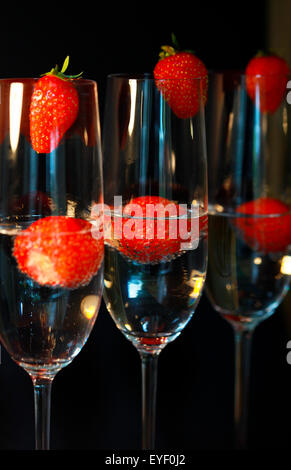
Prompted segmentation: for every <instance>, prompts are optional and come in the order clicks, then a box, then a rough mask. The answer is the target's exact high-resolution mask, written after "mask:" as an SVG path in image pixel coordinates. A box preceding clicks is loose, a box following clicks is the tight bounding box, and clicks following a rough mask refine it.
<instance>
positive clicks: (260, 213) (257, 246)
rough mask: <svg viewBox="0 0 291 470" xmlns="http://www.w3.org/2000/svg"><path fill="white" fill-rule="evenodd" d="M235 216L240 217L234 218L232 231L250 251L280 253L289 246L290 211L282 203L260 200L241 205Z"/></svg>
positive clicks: (290, 243)
mask: <svg viewBox="0 0 291 470" xmlns="http://www.w3.org/2000/svg"><path fill="white" fill-rule="evenodd" d="M236 212H237V214H242V215H243V217H239V218H236V220H235V224H236V227H237V228H238V229H239V231H240V234H241V236H242V237H243V239H244V241H245V242H246V244H247V245H248V246H249V247H250V248H252V249H253V250H256V251H261V252H264V253H272V252H281V251H285V250H286V249H287V248H288V245H291V212H290V207H289V206H287V205H286V204H284V203H283V202H282V201H280V200H278V199H274V198H270V197H261V198H258V199H255V200H253V201H248V202H245V203H243V204H241V205H240V206H238V207H237V208H236ZM244 216H245V217H244ZM264 216H266V217H264Z"/></svg>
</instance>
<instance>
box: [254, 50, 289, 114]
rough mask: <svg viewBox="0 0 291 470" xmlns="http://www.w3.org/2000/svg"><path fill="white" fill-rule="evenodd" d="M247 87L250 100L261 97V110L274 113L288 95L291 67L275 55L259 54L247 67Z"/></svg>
mask: <svg viewBox="0 0 291 470" xmlns="http://www.w3.org/2000/svg"><path fill="white" fill-rule="evenodd" d="M245 73H246V87H247V92H248V95H249V96H250V98H251V99H252V100H253V101H254V102H256V99H257V97H259V103H260V110H261V111H262V112H264V113H268V112H269V113H271V114H272V113H274V112H275V111H276V110H277V109H278V108H279V106H280V104H281V102H282V100H283V98H284V95H285V93H286V85H287V81H288V74H290V67H289V65H288V64H287V62H286V60H285V59H283V58H282V57H279V56H278V55H276V54H274V53H264V52H261V51H260V52H258V53H257V54H256V55H255V57H253V58H252V59H251V60H250V61H249V63H248V65H247V67H246V71H245Z"/></svg>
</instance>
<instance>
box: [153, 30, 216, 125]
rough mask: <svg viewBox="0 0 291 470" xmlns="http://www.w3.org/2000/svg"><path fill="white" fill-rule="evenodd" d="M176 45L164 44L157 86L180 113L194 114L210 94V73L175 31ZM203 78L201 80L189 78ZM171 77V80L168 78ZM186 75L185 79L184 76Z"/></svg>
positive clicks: (156, 76) (176, 111)
mask: <svg viewBox="0 0 291 470" xmlns="http://www.w3.org/2000/svg"><path fill="white" fill-rule="evenodd" d="M172 40H173V45H174V46H175V47H171V46H162V52H161V53H160V60H159V62H158V63H157V64H156V66H155V68H154V77H155V79H156V86H157V88H158V89H159V90H160V91H161V92H162V93H163V96H164V98H165V100H166V101H167V102H168V104H169V106H170V107H171V109H172V110H173V112H174V113H175V114H176V116H177V117H179V118H182V119H185V118H189V117H192V116H194V115H195V114H196V113H197V112H198V110H199V108H200V103H201V99H202V102H203V104H205V102H206V98H207V86H208V73H207V69H206V67H205V65H204V63H203V62H202V61H201V60H200V59H199V58H198V57H197V56H196V55H194V54H193V53H192V52H189V51H180V50H179V46H178V45H177V41H176V38H175V36H174V35H172ZM197 78H201V83H200V81H199V80H189V79H197ZM166 79H171V80H166ZM181 79H185V80H181Z"/></svg>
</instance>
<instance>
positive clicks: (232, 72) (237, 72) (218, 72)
mask: <svg viewBox="0 0 291 470" xmlns="http://www.w3.org/2000/svg"><path fill="white" fill-rule="evenodd" d="M207 72H208V77H209V76H212V77H213V76H217V77H218V76H226V75H229V76H239V77H242V78H246V77H254V78H262V79H268V78H271V77H288V78H290V79H291V71H290V72H289V73H268V74H264V75H262V74H248V73H246V71H245V70H242V69H209V70H208V71H207Z"/></svg>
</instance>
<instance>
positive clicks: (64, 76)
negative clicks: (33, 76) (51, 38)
mask: <svg viewBox="0 0 291 470" xmlns="http://www.w3.org/2000/svg"><path fill="white" fill-rule="evenodd" d="M69 61H70V57H69V56H67V57H66V58H65V61H64V63H63V66H62V68H61V70H59V66H58V65H56V66H55V67H53V68H52V69H51V70H50V71H49V72H47V73H43V74H42V75H41V77H45V76H47V75H53V76H55V77H58V78H60V79H62V80H73V79H77V78H80V77H81V75H82V74H83V72H81V73H78V74H77V75H67V74H65V71H66V70H67V68H68V66H69Z"/></svg>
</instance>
